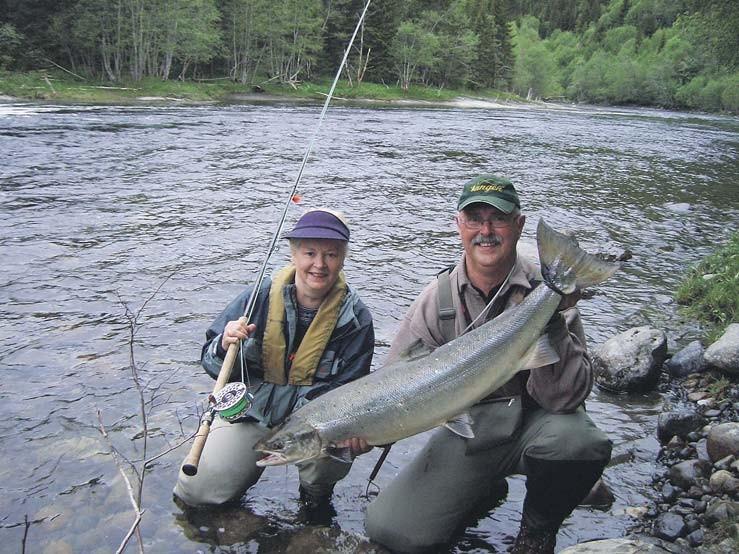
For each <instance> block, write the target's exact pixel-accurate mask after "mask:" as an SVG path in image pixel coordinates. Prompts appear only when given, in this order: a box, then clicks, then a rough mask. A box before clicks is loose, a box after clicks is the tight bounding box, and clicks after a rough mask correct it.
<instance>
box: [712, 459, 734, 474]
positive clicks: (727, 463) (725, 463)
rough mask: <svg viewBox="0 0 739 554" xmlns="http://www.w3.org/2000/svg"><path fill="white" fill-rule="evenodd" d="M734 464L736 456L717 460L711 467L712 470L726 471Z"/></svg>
mask: <svg viewBox="0 0 739 554" xmlns="http://www.w3.org/2000/svg"><path fill="white" fill-rule="evenodd" d="M734 462H736V456H726V457H725V458H721V459H720V460H717V461H716V462H715V463H714V464H713V467H714V469H725V470H727V471H728V470H730V469H732V467H733V465H734Z"/></svg>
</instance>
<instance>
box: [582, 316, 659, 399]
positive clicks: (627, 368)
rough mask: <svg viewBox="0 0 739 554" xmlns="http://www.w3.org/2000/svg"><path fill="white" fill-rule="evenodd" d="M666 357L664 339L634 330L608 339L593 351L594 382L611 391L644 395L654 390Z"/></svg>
mask: <svg viewBox="0 0 739 554" xmlns="http://www.w3.org/2000/svg"><path fill="white" fill-rule="evenodd" d="M666 357H667V336H666V335H665V333H664V331H660V330H657V329H653V328H651V327H646V326H645V327H635V328H633V329H629V330H628V331H624V332H623V333H620V334H618V335H616V336H614V337H611V338H610V339H608V340H607V341H606V342H604V343H603V344H602V345H601V346H600V347H598V348H597V349H596V350H595V351H594V352H593V370H594V373H595V378H596V382H597V383H598V385H599V386H600V387H602V388H604V389H606V390H610V391H613V392H644V391H649V390H651V389H653V388H654V387H655V385H656V384H657V380H658V379H659V373H660V369H661V367H662V364H663V363H664V361H665V358H666Z"/></svg>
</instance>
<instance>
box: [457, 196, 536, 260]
mask: <svg viewBox="0 0 739 554" xmlns="http://www.w3.org/2000/svg"><path fill="white" fill-rule="evenodd" d="M456 220H457V230H458V231H459V236H460V238H461V239H462V245H463V246H464V251H465V253H466V255H467V264H468V265H470V264H471V266H472V269H474V270H477V271H482V272H484V271H486V270H491V269H493V270H499V269H506V270H507V269H509V268H510V267H511V266H512V264H513V263H514V261H515V259H516V243H517V242H518V239H519V237H520V236H521V231H522V230H523V225H524V223H525V221H526V217H525V216H523V215H518V216H513V215H510V214H505V213H503V212H501V211H500V210H498V209H497V208H493V207H492V206H490V205H488V204H483V203H475V204H471V205H469V206H467V207H466V208H465V209H464V210H462V211H461V212H458V213H457V217H456ZM501 265H503V266H504V267H503V268H501V267H500V266H501Z"/></svg>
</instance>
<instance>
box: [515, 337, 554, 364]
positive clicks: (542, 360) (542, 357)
mask: <svg viewBox="0 0 739 554" xmlns="http://www.w3.org/2000/svg"><path fill="white" fill-rule="evenodd" d="M558 361H559V354H557V352H556V351H555V350H554V348H552V343H551V342H550V341H549V336H548V335H547V334H546V333H545V334H543V335H542V336H540V337H539V339H538V340H537V341H536V342H535V343H534V344H532V345H531V348H529V349H528V351H527V352H526V354H524V355H523V360H522V362H523V363H522V367H521V369H534V368H537V367H544V366H545V365H549V364H553V363H556V362H558Z"/></svg>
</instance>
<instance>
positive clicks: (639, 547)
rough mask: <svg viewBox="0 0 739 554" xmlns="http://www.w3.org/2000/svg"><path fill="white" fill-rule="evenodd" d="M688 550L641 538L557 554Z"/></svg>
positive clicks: (645, 553)
mask: <svg viewBox="0 0 739 554" xmlns="http://www.w3.org/2000/svg"><path fill="white" fill-rule="evenodd" d="M687 552H689V550H688V549H684V548H681V547H679V546H677V545H674V544H670V543H668V542H664V541H661V540H659V539H653V538H651V537H642V538H638V539H608V540H602V541H592V542H586V543H582V544H576V545H575V546H570V547H569V548H565V549H564V550H562V551H560V553H559V554H615V553H617V554H683V553H687Z"/></svg>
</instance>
